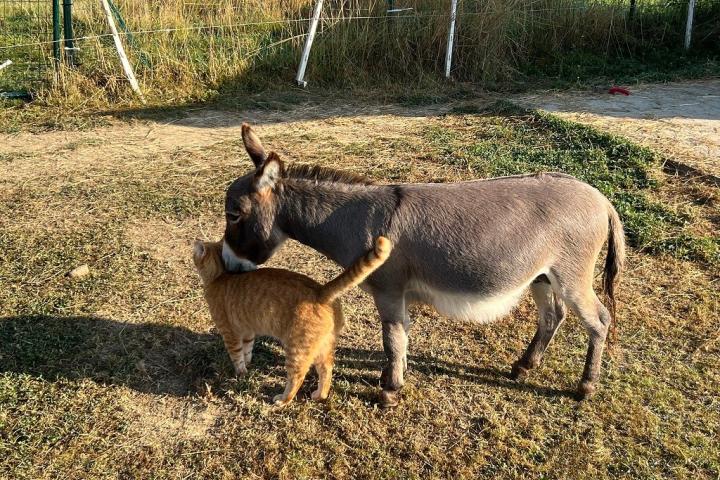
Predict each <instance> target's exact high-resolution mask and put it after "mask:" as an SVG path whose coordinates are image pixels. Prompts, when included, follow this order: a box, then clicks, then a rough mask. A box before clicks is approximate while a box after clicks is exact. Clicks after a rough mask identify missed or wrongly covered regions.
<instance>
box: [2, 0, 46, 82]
mask: <svg viewBox="0 0 720 480" xmlns="http://www.w3.org/2000/svg"><path fill="white" fill-rule="evenodd" d="M48 42H50V43H51V42H52V3H51V2H50V1H48V0H2V1H0V47H5V49H8V46H9V47H10V48H11V49H12V53H9V52H8V54H6V55H3V54H1V53H0V63H3V62H5V61H6V60H11V61H12V62H13V63H12V65H9V66H8V67H6V68H4V69H3V70H1V71H0V92H2V91H12V90H17V89H18V86H20V85H25V86H26V88H33V87H37V86H38V85H39V84H41V83H42V82H44V81H46V80H47V74H48V71H49V68H50V67H51V66H52V65H51V62H50V59H51V58H52V57H51V56H50V45H49V44H48Z"/></svg>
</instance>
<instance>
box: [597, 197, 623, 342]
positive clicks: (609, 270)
mask: <svg viewBox="0 0 720 480" xmlns="http://www.w3.org/2000/svg"><path fill="white" fill-rule="evenodd" d="M608 226H609V228H608V230H609V232H608V248H607V257H606V258H605V268H604V269H603V277H602V284H603V291H604V293H605V300H606V303H607V306H608V308H609V309H610V315H612V324H611V339H613V340H615V339H616V337H617V332H616V330H615V325H616V323H617V319H616V316H615V287H616V286H617V284H618V281H619V280H620V273H621V272H622V269H623V264H624V263H625V232H624V230H623V226H622V222H620V217H619V216H618V213H617V211H616V210H615V208H613V206H612V205H611V204H610V202H608Z"/></svg>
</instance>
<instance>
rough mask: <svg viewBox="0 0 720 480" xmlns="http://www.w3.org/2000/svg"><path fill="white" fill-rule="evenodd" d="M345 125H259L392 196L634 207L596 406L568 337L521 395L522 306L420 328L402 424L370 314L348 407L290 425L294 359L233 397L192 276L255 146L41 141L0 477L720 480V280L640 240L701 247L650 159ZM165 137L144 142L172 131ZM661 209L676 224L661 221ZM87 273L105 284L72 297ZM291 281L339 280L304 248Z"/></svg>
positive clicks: (345, 357) (542, 142) (381, 123)
mask: <svg viewBox="0 0 720 480" xmlns="http://www.w3.org/2000/svg"><path fill="white" fill-rule="evenodd" d="M343 106H344V107H346V108H347V109H348V110H347V111H348V112H351V113H349V114H348V118H343V117H342V116H338V117H332V118H330V119H328V120H302V121H299V122H297V123H296V122H292V123H286V122H279V123H277V116H276V114H275V113H274V112H269V113H264V112H262V111H255V112H254V113H253V115H254V116H255V117H254V118H257V119H259V121H266V122H267V123H263V124H262V125H261V126H260V127H259V129H258V131H259V133H260V135H261V137H262V139H263V141H264V142H265V143H266V145H268V146H269V147H271V148H274V149H276V150H278V151H280V152H281V153H282V156H283V158H284V159H285V160H286V161H288V162H291V161H299V160H303V161H307V162H312V163H318V164H322V165H326V166H333V167H336V168H343V169H349V170H352V171H355V172H356V173H364V174H367V175H371V176H373V177H374V178H377V179H378V180H381V181H389V182H395V181H451V180H462V179H469V178H476V177H484V176H486V175H493V174H506V173H512V172H515V171H517V170H520V169H528V170H530V171H539V170H549V169H553V170H555V169H563V170H565V171H568V172H571V173H576V174H578V175H581V176H584V177H583V178H586V179H588V180H589V181H592V182H594V183H596V184H597V185H598V186H599V187H600V188H603V189H604V191H606V192H609V193H610V194H611V195H613V196H614V198H615V201H616V202H617V201H621V200H622V199H624V198H626V197H627V198H632V199H635V198H639V199H641V200H637V201H635V200H633V202H634V203H633V202H630V201H628V203H627V205H626V206H623V208H624V210H623V215H624V216H625V217H626V222H627V224H628V226H629V227H632V229H631V233H632V235H633V237H632V238H633V245H634V246H633V247H631V248H630V249H629V258H628V269H627V271H626V272H625V277H624V280H623V284H622V285H621V288H620V289H619V302H620V305H619V312H620V315H621V317H620V319H619V322H618V324H619V330H620V334H619V341H620V343H619V346H618V347H617V348H616V350H615V352H614V354H613V355H612V356H608V357H606V359H605V361H604V371H603V376H602V379H601V385H600V389H599V391H598V394H597V397H596V398H594V399H593V400H591V401H589V402H584V403H578V402H576V401H575V399H574V398H573V391H574V388H575V386H576V383H577V381H578V379H579V377H580V373H581V369H582V365H583V361H584V356H585V350H586V343H587V335H586V334H585V332H584V330H583V329H582V327H581V326H580V325H579V322H578V321H577V320H576V319H574V318H573V317H572V316H571V317H570V318H569V319H568V321H567V322H566V324H565V325H564V326H563V328H562V329H561V330H560V331H559V332H558V335H557V338H555V339H554V341H553V344H552V345H551V347H550V349H549V352H548V354H547V357H546V359H545V360H544V363H543V365H542V366H540V367H539V368H538V369H537V371H534V372H533V373H532V374H531V377H530V378H529V380H528V381H527V382H526V383H524V384H520V383H515V382H512V381H511V380H509V378H508V377H507V373H508V372H509V368H510V364H511V363H512V362H513V361H514V360H515V359H517V358H518V356H519V355H520V354H521V352H522V350H523V348H524V347H525V346H526V345H527V343H528V342H529V340H530V338H531V337H532V335H533V333H534V324H535V321H536V315H537V314H536V311H535V309H534V307H533V306H532V305H531V303H530V302H529V301H528V300H527V299H525V300H524V301H523V302H522V304H521V305H520V307H519V308H518V309H517V310H516V311H514V312H513V313H512V314H511V315H510V316H509V317H508V318H507V319H505V320H502V321H500V322H498V323H497V324H495V325H477V324H473V323H462V322H460V323H458V322H453V321H450V320H448V319H445V318H442V317H440V316H439V315H437V314H435V313H434V312H433V311H432V310H430V309H428V308H424V307H418V308H414V309H413V311H412V317H413V326H412V330H411V332H412V333H411V344H410V370H409V373H408V383H407V385H406V387H405V388H404V390H403V401H402V404H401V406H400V408H397V409H395V410H391V411H384V410H382V409H381V408H379V406H378V404H377V384H378V379H379V372H380V368H381V366H382V363H383V354H382V346H381V341H380V323H379V319H378V318H377V313H376V312H375V310H374V307H373V305H372V302H371V300H370V299H369V297H368V296H367V295H365V294H363V293H361V292H360V291H353V292H352V293H350V294H348V295H347V296H346V297H345V298H344V309H345V313H346V317H347V329H346V331H345V332H344V333H343V335H342V336H341V339H340V344H339V348H338V352H337V358H338V363H337V368H336V373H335V378H334V383H333V390H332V394H331V397H330V399H329V401H328V402H327V403H323V404H315V403H313V402H311V401H309V394H310V391H311V390H312V389H313V388H314V386H315V385H314V381H315V378H314V375H311V376H310V378H309V379H308V381H307V382H306V384H305V385H304V386H303V388H302V390H301V392H300V396H299V398H298V400H297V402H296V403H295V404H293V405H292V406H290V407H289V408H287V409H284V410H277V409H274V408H273V407H272V406H271V405H270V402H269V399H270V398H272V396H273V395H274V394H275V393H278V391H280V390H281V389H282V382H283V374H284V369H283V367H282V365H283V353H282V350H281V349H280V347H279V346H278V345H277V343H275V342H274V341H270V340H263V341H261V342H259V344H258V345H257V346H256V349H255V357H254V360H253V365H252V368H251V369H250V372H249V373H248V375H247V376H246V377H244V378H242V379H239V380H238V379H234V378H232V376H231V372H232V367H231V365H230V362H229V360H228V359H227V356H226V354H225V352H224V350H223V346H222V342H221V340H220V338H219V336H218V335H217V334H216V333H215V332H213V331H211V330H210V327H211V323H210V319H209V316H208V314H207V308H206V305H205V304H204V301H203V299H202V297H201V292H200V285H199V281H198V279H197V276H196V274H195V272H194V271H193V268H192V264H191V260H190V251H191V242H192V239H193V238H195V237H208V238H218V237H219V236H220V234H221V233H222V202H223V192H224V189H225V187H226V185H227V184H228V183H229V182H230V181H231V180H232V179H233V178H235V177H236V176H238V175H240V174H242V173H245V172H246V171H247V170H249V168H250V162H249V160H248V159H247V158H246V157H245V155H244V153H243V152H242V149H241V146H240V145H239V142H238V141H237V140H233V141H218V142H217V143H215V144H213V145H211V146H207V147H203V148H197V146H195V145H194V144H193V142H192V138H189V135H190V133H189V131H190V130H189V129H188V128H187V127H180V128H179V129H178V130H177V131H172V130H165V131H166V132H167V135H169V136H173V135H175V136H174V137H173V138H176V139H177V143H178V145H180V147H178V148H159V147H157V146H156V145H154V143H153V142H152V141H151V140H147V141H146V143H143V144H142V145H143V146H144V148H143V149H130V148H126V147H127V146H128V145H135V144H137V143H139V142H145V140H144V138H143V135H145V130H144V128H143V129H140V130H141V131H142V133H141V135H140V137H137V135H138V130H137V129H135V127H133V126H132V125H131V126H128V125H124V124H119V123H116V124H114V125H111V126H104V127H99V129H98V130H97V131H92V130H90V131H82V132H67V134H63V135H61V136H60V135H57V134H55V133H50V134H47V133H42V132H41V133H38V134H37V135H36V136H34V137H32V138H33V139H34V141H35V142H42V144H43V145H45V146H46V147H48V150H47V151H45V150H34V151H32V152H30V151H27V152H26V151H25V150H24V149H23V148H22V147H20V148H18V150H19V151H18V152H16V154H15V155H7V156H2V157H0V182H2V183H0V218H2V219H3V221H2V222H0V252H1V254H0V478H13V479H33V480H35V479H39V478H58V477H62V478H159V479H162V478H168V479H174V478H198V479H199V478H203V479H206V478H257V477H260V478H282V479H285V478H287V479H299V478H366V479H391V478H418V479H420V478H468V479H470V478H487V477H492V478H593V479H595V478H601V479H604V478H617V477H624V478H637V479H647V478H700V479H712V478H717V477H718V475H720V451H719V450H718V449H717V446H716V443H717V432H718V431H719V430H720V413H719V412H718V408H717V407H718V405H717V392H718V390H719V389H720V372H718V369H717V364H718V361H719V360H720V344H718V341H717V311H718V305H720V294H719V293H718V290H717V288H716V287H717V285H716V277H714V276H713V275H714V274H713V273H712V270H711V269H710V267H709V266H708V265H707V261H706V259H705V257H701V256H699V255H696V253H693V255H687V256H688V257H692V258H696V259H697V260H693V261H689V260H685V259H684V258H685V257H686V255H675V254H673V253H672V252H670V251H669V249H668V248H666V247H663V246H659V245H656V246H654V247H652V248H651V246H652V245H655V244H654V243H652V242H653V239H652V238H649V241H650V243H649V244H646V243H643V242H644V240H643V239H648V235H650V233H648V231H645V230H643V229H644V228H649V229H656V230H652V231H653V232H660V233H659V234H658V235H660V236H662V235H665V234H666V233H667V232H675V231H677V232H680V233H682V232H685V233H684V234H687V235H689V236H690V237H692V238H694V239H698V238H699V237H696V236H693V234H692V230H691V229H690V230H688V228H689V227H688V226H686V225H685V224H684V222H685V219H684V217H683V215H681V214H678V213H676V212H675V211H674V210H673V209H672V208H669V206H670V205H672V203H673V201H674V198H673V197H670V196H667V195H669V194H668V193H667V192H668V190H663V188H662V186H663V185H665V184H667V183H672V182H676V183H673V185H675V184H676V186H678V188H688V187H687V184H686V183H683V182H684V181H683V182H680V181H679V180H677V179H675V178H673V177H666V178H664V177H663V176H662V175H663V174H662V172H661V169H660V166H659V165H658V158H657V157H656V156H655V155H654V154H653V153H652V152H649V151H647V150H645V149H642V148H639V147H637V146H634V145H632V144H631V143H628V142H626V141H624V140H622V139H618V138H614V137H607V136H603V135H601V134H599V133H598V132H596V131H594V130H591V129H585V128H582V127H579V126H577V125H575V124H571V123H567V122H561V121H559V120H557V119H556V118H555V117H551V116H544V115H540V114H537V113H534V112H527V111H522V110H517V109H515V108H513V107H510V106H508V105H505V104H501V105H496V106H495V107H493V108H492V109H490V110H486V109H481V108H473V104H472V103H471V102H470V101H467V102H466V103H465V104H462V105H461V106H460V107H458V109H457V110H456V112H455V113H451V114H448V115H443V116H426V115H425V114H423V115H422V116H417V115H418V113H417V110H414V109H403V108H402V107H400V106H397V107H396V108H397V114H396V115H390V114H387V113H385V114H383V115H381V116H375V115H372V114H366V115H363V116H356V112H358V111H362V110H361V107H364V106H365V107H366V105H365V104H361V105H354V104H352V103H351V102H349V101H348V102H346V104H345V105H343ZM324 111H326V110H323V112H324ZM327 111H338V110H332V109H331V108H328V110H327ZM174 113H179V112H174ZM186 114H187V115H192V112H186ZM157 115H158V116H157V117H156V118H155V120H154V122H153V121H150V124H149V125H148V127H152V126H153V125H156V124H162V125H164V126H165V127H168V126H169V125H172V124H171V123H170V122H171V121H173V120H174V119H175V117H169V118H167V117H166V118H162V117H161V116H160V114H159V113H157ZM155 122H157V123H155ZM231 128H236V130H239V126H234V127H231ZM115 129H118V131H115ZM201 133H202V132H201ZM96 139H101V140H102V141H101V142H98V141H96ZM34 145H36V143H33V144H32V146H34ZM185 145H187V146H185ZM50 147H52V148H50ZM30 148H31V145H28V149H30ZM621 167H622V168H621ZM47 172H52V175H49V174H47ZM688 181H690V180H688ZM663 195H666V197H663V198H664V199H665V201H666V204H667V206H668V208H660V207H659V206H658V205H657V203H656V202H658V201H659V200H658V199H659V198H660V197H662V196H663ZM621 203H622V202H621ZM630 214H633V215H636V216H637V218H636V219H633V218H630V216H629V215H630ZM714 214H716V212H713V211H711V210H710V209H709V208H708V209H699V207H698V209H696V210H693V211H692V215H708V216H711V215H714ZM688 215H690V214H688ZM686 230H687V231H686ZM683 242H685V240H683ZM693 252H694V250H693ZM83 263H87V264H89V265H90V270H91V274H90V276H89V277H86V278H84V279H82V280H79V281H74V280H71V279H70V278H68V277H66V276H65V273H66V272H68V271H69V270H71V269H72V268H74V267H76V266H77V265H79V264H83ZM272 265H273V266H281V267H284V268H291V269H293V270H296V271H300V272H303V273H305V274H308V275H310V276H312V277H313V278H316V279H318V280H321V281H324V280H327V279H329V278H332V277H333V276H334V275H336V274H337V273H338V269H337V268H336V267H334V266H332V265H331V264H330V262H329V261H328V260H327V259H326V258H324V257H322V256H321V255H320V254H318V253H316V252H313V251H311V250H309V249H306V248H304V247H301V246H298V245H297V244H289V245H287V246H286V247H284V248H283V249H282V250H281V251H279V252H278V254H277V255H276V256H275V257H274V259H273V261H272Z"/></svg>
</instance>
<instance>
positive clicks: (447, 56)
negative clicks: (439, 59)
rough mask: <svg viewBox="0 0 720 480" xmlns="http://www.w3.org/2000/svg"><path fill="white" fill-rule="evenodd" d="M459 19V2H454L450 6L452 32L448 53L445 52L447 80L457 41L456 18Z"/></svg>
mask: <svg viewBox="0 0 720 480" xmlns="http://www.w3.org/2000/svg"><path fill="white" fill-rule="evenodd" d="M456 17H457V0H452V2H451V5H450V31H449V32H448V39H447V52H445V78H450V67H451V66H452V52H453V41H454V39H455V18H456Z"/></svg>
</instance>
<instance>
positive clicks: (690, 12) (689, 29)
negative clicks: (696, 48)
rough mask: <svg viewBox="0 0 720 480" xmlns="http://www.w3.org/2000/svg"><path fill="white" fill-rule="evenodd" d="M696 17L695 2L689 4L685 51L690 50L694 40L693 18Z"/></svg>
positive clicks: (693, 0)
mask: <svg viewBox="0 0 720 480" xmlns="http://www.w3.org/2000/svg"><path fill="white" fill-rule="evenodd" d="M694 15H695V0H690V2H688V14H687V25H685V50H690V41H691V40H692V29H693V16H694Z"/></svg>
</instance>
